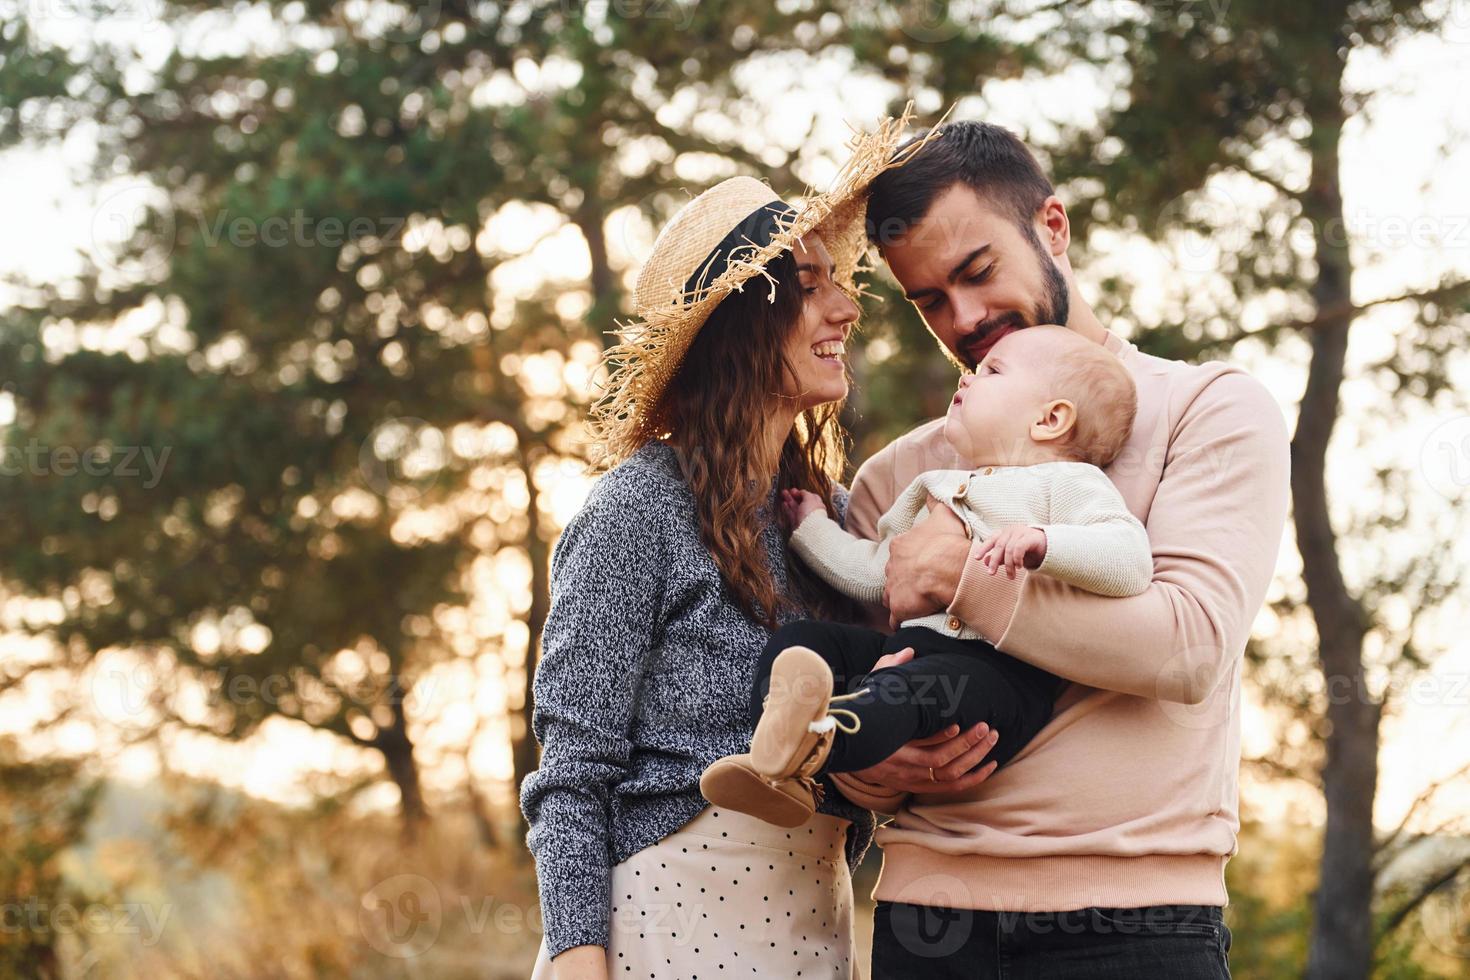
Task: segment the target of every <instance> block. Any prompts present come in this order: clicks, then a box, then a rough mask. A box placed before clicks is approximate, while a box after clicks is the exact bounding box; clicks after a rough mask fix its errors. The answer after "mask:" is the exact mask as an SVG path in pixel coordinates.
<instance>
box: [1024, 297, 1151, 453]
mask: <svg viewBox="0 0 1470 980" xmlns="http://www.w3.org/2000/svg"><path fill="white" fill-rule="evenodd" d="M1033 330H1036V331H1046V334H1045V336H1047V337H1048V338H1054V339H1055V343H1056V347H1055V354H1056V356H1055V360H1054V361H1053V370H1052V376H1051V397H1053V398H1065V399H1067V400H1068V401H1070V402H1071V403H1072V404H1073V405H1074V406H1076V408H1077V423H1076V425H1075V426H1074V427H1073V429H1072V431H1071V432H1070V433H1069V434H1068V436H1067V440H1066V444H1065V447H1064V448H1065V450H1066V452H1067V453H1068V455H1070V456H1071V457H1072V458H1073V459H1075V460H1077V461H1078V462H1081V463H1091V464H1092V465H1093V466H1099V467H1101V466H1107V465H1108V464H1109V463H1111V462H1112V461H1113V460H1115V459H1117V458H1118V454H1119V453H1121V452H1122V451H1123V446H1124V445H1126V444H1127V442H1128V436H1129V435H1130V434H1131V433H1132V432H1133V419H1134V416H1135V415H1136V414H1137V412H1138V390H1137V388H1136V387H1135V386H1134V384H1133V376H1132V375H1130V374H1129V373H1128V369H1127V368H1125V367H1124V366H1123V362H1122V361H1120V360H1118V358H1117V356H1116V355H1115V354H1113V353H1112V352H1111V351H1109V350H1108V349H1107V348H1106V347H1104V346H1103V345H1102V344H1098V343H1094V342H1093V341H1091V340H1088V339H1087V338H1086V337H1083V336H1082V335H1081V334H1079V333H1077V332H1076V331H1075V330H1069V329H1067V328H1066V327H1058V326H1039V327H1032V328H1031V329H1029V330H1025V331H1022V332H1023V333H1031V332H1032V331H1033ZM1038 339H1039V337H1038Z"/></svg>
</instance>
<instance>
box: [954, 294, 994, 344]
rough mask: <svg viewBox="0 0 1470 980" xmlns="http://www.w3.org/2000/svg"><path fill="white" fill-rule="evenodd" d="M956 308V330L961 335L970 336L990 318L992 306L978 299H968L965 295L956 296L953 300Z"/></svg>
mask: <svg viewBox="0 0 1470 980" xmlns="http://www.w3.org/2000/svg"><path fill="white" fill-rule="evenodd" d="M952 304H953V306H952V308H953V309H954V331H955V333H956V334H958V335H959V336H961V337H968V336H970V334H972V333H974V332H975V328H976V327H978V326H980V324H982V323H984V322H985V321H986V320H988V319H989V318H990V307H988V306H987V305H986V304H985V303H983V302H981V301H979V300H977V299H967V298H966V297H964V296H956V297H955V298H954V299H953V301H952Z"/></svg>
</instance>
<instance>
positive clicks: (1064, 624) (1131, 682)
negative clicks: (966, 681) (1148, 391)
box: [950, 372, 1289, 704]
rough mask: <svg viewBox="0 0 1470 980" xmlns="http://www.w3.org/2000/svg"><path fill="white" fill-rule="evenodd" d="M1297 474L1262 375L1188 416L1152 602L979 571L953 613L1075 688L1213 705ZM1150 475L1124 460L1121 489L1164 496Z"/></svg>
mask: <svg viewBox="0 0 1470 980" xmlns="http://www.w3.org/2000/svg"><path fill="white" fill-rule="evenodd" d="M1156 464H1157V461H1153V467H1154V468H1156ZM1288 467H1289V461H1288V442H1287V436H1286V427H1285V424H1284V422H1283V420H1282V417H1281V410H1280V408H1278V407H1277V405H1276V402H1275V400H1274V399H1273V398H1272V397H1271V395H1270V393H1269V392H1267V391H1266V389H1265V388H1264V387H1263V386H1262V385H1261V384H1259V383H1258V382H1257V381H1255V380H1254V379H1252V378H1251V377H1250V376H1249V375H1246V374H1242V373H1238V372H1229V373H1225V374H1222V375H1220V376H1219V377H1217V378H1215V379H1214V380H1213V381H1211V382H1210V383H1209V384H1207V385H1206V386H1204V388H1202V389H1201V390H1200V391H1199V392H1198V394H1197V395H1195V397H1194V400H1193V402H1192V403H1191V404H1190V405H1188V406H1187V407H1186V408H1185V409H1184V410H1183V412H1182V413H1180V414H1179V415H1178V416H1177V421H1176V422H1175V431H1174V432H1173V434H1172V437H1171V438H1170V439H1169V440H1168V451H1167V455H1166V457H1165V460H1164V466H1163V473H1162V477H1161V478H1160V479H1159V480H1158V486H1157V489H1156V491H1155V492H1154V494H1153V497H1152V501H1151V502H1150V504H1149V506H1148V517H1147V519H1146V520H1145V521H1144V526H1145V527H1146V528H1147V530H1148V538H1149V544H1150V547H1151V549H1152V551H1153V564H1154V572H1153V581H1152V582H1151V584H1150V585H1149V587H1148V589H1147V590H1146V591H1145V592H1143V593H1142V594H1140V595H1136V596H1130V597H1127V598H1105V597H1102V596H1098V595H1093V594H1091V593H1089V592H1084V591H1083V590H1081V589H1078V588H1075V587H1073V586H1069V585H1065V584H1063V583H1061V582H1058V581H1057V580H1055V579H1052V578H1049V577H1047V576H1045V575H1022V576H1018V577H1017V578H1016V579H1014V580H1011V579H1008V578H1006V577H1005V576H1002V575H996V576H992V575H989V574H987V573H986V571H985V569H984V568H983V566H981V564H980V563H979V562H977V561H970V562H967V563H966V566H965V571H964V573H963V575H962V576H961V578H960V583H959V587H958V588H957V590H956V592H955V598H954V602H953V604H952V605H951V606H950V612H951V613H952V614H953V615H955V616H958V617H959V618H961V619H963V620H964V621H966V622H967V623H969V624H971V625H972V626H974V627H975V628H977V629H978V630H979V631H980V632H981V634H982V635H984V636H986V637H989V638H992V639H993V641H994V643H995V645H996V646H997V647H999V648H1000V649H1002V650H1004V651H1005V652H1006V653H1009V654H1010V655H1012V656H1014V657H1016V658H1018V659H1020V660H1024V661H1026V662H1028V663H1031V664H1034V665H1035V666H1037V667H1041V668H1042V669H1044V670H1048V671H1050V672H1052V673H1054V674H1057V675H1059V676H1061V677H1065V678H1067V679H1068V680H1072V681H1076V682H1077V683H1080V684H1085V685H1088V686H1089V687H1096V688H1103V689H1106V690H1113V691H1121V692H1123V693H1126V694H1134V695H1139V696H1142V697H1148V698H1155V699H1159V700H1164V701H1176V702H1182V703H1186V704H1196V703H1199V702H1200V701H1202V700H1203V699H1204V698H1205V697H1207V696H1208V695H1209V694H1210V693H1211V691H1213V690H1214V687H1215V684H1216V683H1217V681H1218V679H1219V678H1220V677H1221V675H1222V674H1223V673H1224V672H1226V671H1227V670H1228V669H1229V668H1230V666H1231V665H1232V663H1233V661H1234V660H1235V658H1237V657H1239V656H1240V654H1241V652H1242V651H1243V650H1244V648H1245V643H1246V640H1247V639H1248V638H1249V636H1250V629H1251V623H1252V620H1254V618H1255V615H1256V611H1257V610H1258V609H1259V608H1260V606H1261V603H1262V601H1263V600H1264V599H1265V595H1266V590H1267V587H1268V586H1269V585H1270V582H1271V576H1272V574H1273V573H1274V571H1275V565H1276V556H1277V553H1278V552H1279V550H1280V547H1281V534H1282V528H1283V526H1284V524H1285V520H1286V510H1287V490H1288ZM1120 468H1121V470H1122V471H1121V472H1119V470H1120ZM1130 468H1131V469H1132V470H1135V471H1137V472H1130ZM1150 468H1151V466H1150V461H1149V460H1119V461H1118V462H1116V463H1115V464H1114V469H1113V472H1112V473H1111V474H1110V475H1112V476H1113V477H1114V479H1115V481H1116V482H1118V483H1119V484H1120V486H1126V485H1127V484H1128V483H1129V482H1130V481H1134V480H1137V481H1142V482H1145V483H1146V482H1152V479H1153V478H1152V475H1151V474H1150V473H1146V472H1142V471H1144V470H1148V469H1150ZM1125 495H1126V494H1125ZM972 556H973V552H972Z"/></svg>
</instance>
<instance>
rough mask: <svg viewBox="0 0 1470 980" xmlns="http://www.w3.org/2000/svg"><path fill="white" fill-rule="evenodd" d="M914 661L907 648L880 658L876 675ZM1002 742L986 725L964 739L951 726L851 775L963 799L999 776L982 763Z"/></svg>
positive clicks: (965, 734)
mask: <svg viewBox="0 0 1470 980" xmlns="http://www.w3.org/2000/svg"><path fill="white" fill-rule="evenodd" d="M912 659H914V649H913V647H905V648H904V649H902V650H899V651H898V652H897V653H890V654H886V655H884V656H882V657H879V658H878V662H877V663H875V664H874V665H873V670H881V669H883V668H884V667H896V666H897V665H899V664H904V663H908V662H909V661H910V660H912ZM999 739H1000V733H999V732H996V731H993V730H992V729H991V727H990V726H989V725H987V724H985V722H983V721H982V722H980V723H979V724H977V725H975V726H973V727H972V728H969V729H967V730H966V731H964V732H963V733H962V732H961V731H960V726H958V725H950V726H949V727H947V728H944V729H942V730H941V731H939V732H936V733H935V734H933V735H930V736H929V737H928V738H916V739H914V740H913V741H912V742H910V743H908V744H907V745H905V746H903V747H902V748H900V749H899V750H898V751H897V752H895V753H893V754H892V755H890V756H889V757H888V758H886V759H884V760H883V761H882V762H880V763H878V764H877V765H875V766H869V767H868V768H866V769H859V770H857V771H856V772H854V773H853V775H854V776H856V777H857V778H858V779H861V780H862V781H863V782H866V783H876V784H877V785H879V786H882V787H884V788H885V789H889V790H896V791H898V792H902V793H961V792H964V791H965V790H967V789H972V788H973V787H976V786H979V785H980V784H981V783H983V782H985V780H987V779H989V778H990V774H991V773H993V772H995V765H996V764H995V763H994V762H987V763H986V764H985V765H983V766H980V762H981V760H983V759H984V758H985V757H986V756H987V755H989V754H990V750H991V749H993V748H995V743H996V742H997V741H999ZM976 766H980V768H978V769H976V768H975V767H976ZM972 770H973V771H972ZM931 777H932V778H931Z"/></svg>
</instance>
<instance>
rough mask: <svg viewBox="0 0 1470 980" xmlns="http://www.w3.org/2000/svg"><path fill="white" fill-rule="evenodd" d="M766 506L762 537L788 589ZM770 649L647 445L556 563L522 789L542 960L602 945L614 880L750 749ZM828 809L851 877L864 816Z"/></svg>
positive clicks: (670, 471) (667, 467)
mask: <svg viewBox="0 0 1470 980" xmlns="http://www.w3.org/2000/svg"><path fill="white" fill-rule="evenodd" d="M774 492H775V491H774V489H773V490H772V499H771V501H770V503H769V504H768V506H767V508H766V513H767V514H768V515H771V518H770V519H769V520H768V523H767V524H766V527H765V529H764V532H763V534H764V539H765V543H766V547H767V552H768V560H769V561H770V567H771V569H772V572H773V574H774V575H775V576H776V582H777V584H778V586H779V587H782V588H784V587H785V586H786V584H787V576H786V561H785V548H786V543H785V540H784V537H783V535H782V534H781V531H780V529H779V527H777V525H776V524H775V522H774V507H773V506H771V505H772V504H774ZM845 504H846V500H845V495H844V499H843V500H841V501H840V502H839V506H840V507H843V508H844V509H845ZM769 637H770V634H769V632H768V631H767V630H766V629H764V628H763V627H761V626H760V625H759V624H757V623H755V622H753V621H751V620H750V619H749V618H748V617H747V616H745V614H744V613H742V612H741V611H740V608H739V607H738V606H737V605H735V603H734V602H733V601H732V599H731V597H730V595H729V593H728V591H727V590H726V588H725V587H724V584H723V582H722V580H721V578H720V573H719V571H718V569H716V567H715V564H714V561H713V559H711V558H710V556H709V553H708V552H707V551H706V549H705V547H704V544H703V542H702V541H701V539H700V535H699V522H698V518H697V516H696V513H695V504H694V496H693V494H692V493H691V492H690V490H689V488H688V486H687V485H686V484H685V482H684V480H683V478H682V476H681V475H680V473H679V469H678V463H677V460H676V458H675V456H674V450H673V449H671V448H670V447H668V446H666V445H664V444H662V443H652V444H650V445H648V446H645V447H644V448H643V449H641V450H639V451H638V452H637V453H636V454H634V455H633V456H632V457H630V458H629V459H628V460H626V461H625V462H623V463H622V464H621V465H619V466H618V467H616V468H615V469H613V470H612V471H611V472H609V473H608V474H606V475H605V476H603V477H602V478H601V479H600V480H598V482H597V484H596V486H595V487H594V488H593V490H592V493H591V495H590V496H589V497H588V499H587V503H586V505H585V506H584V507H583V508H582V510H581V511H580V512H579V513H578V514H577V516H576V517H574V518H573V519H572V521H571V523H570V524H568V525H567V528H566V530H565V531H564V532H563V533H562V536H561V540H560V541H558V542H557V546H556V550H555V552H554V554H553V556H552V562H551V611H550V614H549V616H548V617H547V621H546V629H545V632H544V634H543V638H542V653H541V663H540V665H539V666H538V667H537V669H536V678H535V688H534V695H535V710H534V713H533V715H532V722H531V724H532V728H533V730H534V732H535V735H536V738H537V739H538V740H539V741H540V743H541V747H542V755H541V767H540V768H539V769H537V770H536V771H535V772H533V773H531V774H530V775H529V776H527V777H526V780H525V782H524V783H523V784H522V786H521V809H522V811H523V812H524V813H525V816H526V820H527V822H528V823H529V824H530V828H531V829H530V833H529V835H528V837H527V844H528V845H529V847H530V849H531V853H532V854H533V855H534V856H535V858H536V874H537V877H538V879H539V881H540V888H541V912H542V918H543V920H544V923H545V929H546V945H547V952H548V954H549V955H551V956H555V955H557V954H558V953H560V952H561V951H562V950H564V949H568V948H570V947H573V946H579V945H583V944H587V943H591V944H595V945H606V944H607V942H608V920H609V918H610V915H611V906H612V900H611V896H610V894H609V882H610V878H611V869H612V867H613V865H615V864H618V863H619V862H621V861H623V860H625V859H626V858H628V857H630V856H631V855H633V854H635V853H637V852H638V851H641V850H642V849H643V848H645V847H648V846H649V845H651V844H655V843H657V842H658V841H659V840H661V839H663V838H664V837H666V836H668V835H669V834H671V833H673V832H674V831H675V830H678V829H679V828H680V827H682V826H683V825H684V824H686V823H688V822H689V821H690V820H691V819H692V818H693V817H694V816H695V815H696V814H697V813H699V811H700V810H701V809H703V808H704V806H705V800H704V798H703V797H702V796H700V795H699V776H700V773H701V772H703V770H704V768H705V766H707V765H709V764H710V763H711V762H713V761H715V760H716V759H718V758H720V757H721V756H724V755H729V754H731V753H736V752H744V751H747V750H748V748H749V743H750V736H751V728H750V723H749V720H748V719H747V717H746V711H747V705H748V704H749V698H750V687H751V681H752V678H753V675H754V672H755V664H756V660H757V658H758V657H759V656H760V652H761V649H762V648H763V647H764V646H765V643H766V641H767V640H768V639H769ZM821 810H822V812H824V813H831V814H834V815H836V816H839V817H845V818H847V819H849V820H851V821H852V822H853V826H852V830H850V831H849V833H848V840H847V855H848V860H849V862H850V863H851V865H852V866H853V867H854V868H856V866H857V863H858V861H859V860H861V858H862V855H863V852H864V851H865V850H866V849H867V847H868V844H869V842H870V841H871V840H872V835H873V815H872V814H871V813H869V812H868V811H867V810H863V809H860V808H858V807H856V806H854V805H852V804H850V803H848V802H847V801H846V800H845V799H843V798H842V796H840V795H839V794H838V793H837V792H836V791H835V789H831V788H829V791H828V793H827V797H826V802H825V803H824V804H823V805H822V807H821Z"/></svg>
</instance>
